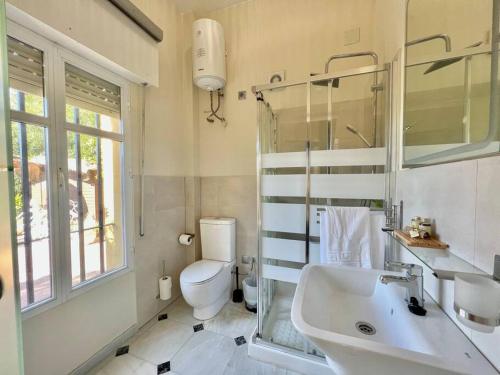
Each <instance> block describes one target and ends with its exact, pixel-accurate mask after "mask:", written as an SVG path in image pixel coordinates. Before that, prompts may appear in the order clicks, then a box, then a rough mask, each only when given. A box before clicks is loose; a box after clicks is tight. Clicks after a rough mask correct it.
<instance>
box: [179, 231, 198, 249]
mask: <svg viewBox="0 0 500 375" xmlns="http://www.w3.org/2000/svg"><path fill="white" fill-rule="evenodd" d="M194 237H195V235H194V234H193V233H181V234H179V237H178V239H177V241H178V242H179V243H180V244H181V245H185V246H189V245H191V244H192V242H193V239H194Z"/></svg>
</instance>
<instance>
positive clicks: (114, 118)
mask: <svg viewBox="0 0 500 375" xmlns="http://www.w3.org/2000/svg"><path fill="white" fill-rule="evenodd" d="M65 78H66V81H65V87H66V89H65V92H66V95H65V100H66V122H67V125H66V128H67V129H68V130H67V132H66V144H67V155H68V159H67V160H68V176H67V186H68V191H69V195H68V214H69V215H68V218H69V231H70V247H71V280H72V286H73V287H74V286H77V285H79V284H81V283H84V282H86V281H89V280H92V279H94V278H96V277H99V276H101V275H103V274H105V273H107V272H110V271H113V270H115V269H118V268H120V267H122V266H123V265H124V260H125V259H124V252H123V242H122V236H123V230H122V223H121V222H122V220H121V218H122V194H121V188H122V179H121V165H122V152H121V149H122V141H123V139H122V134H121V115H120V87H119V86H117V85H114V84H112V83H110V82H107V81H105V80H103V79H101V78H99V77H97V76H95V75H93V74H90V73H87V72H86V71H84V70H82V69H79V68H77V67H75V66H73V65H71V64H65ZM89 132H90V133H89Z"/></svg>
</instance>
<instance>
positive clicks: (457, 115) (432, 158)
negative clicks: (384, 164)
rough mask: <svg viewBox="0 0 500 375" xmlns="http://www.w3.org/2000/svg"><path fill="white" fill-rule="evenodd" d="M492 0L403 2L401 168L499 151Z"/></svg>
mask: <svg viewBox="0 0 500 375" xmlns="http://www.w3.org/2000/svg"><path fill="white" fill-rule="evenodd" d="M498 3H500V0H408V6H407V15H406V16H407V22H406V67H405V93H404V95H405V100H404V120H403V129H402V132H403V166H404V167H418V166H424V165H430V164H437V163H443V162H449V161H456V160H463V159H470V158H477V157H482V156H486V155H493V154H497V153H498V152H500V142H499V141H500V138H499V135H500V131H499V127H500V126H499V119H500V117H499V113H498V112H499V110H500V101H499V98H500V96H499V94H500V88H499V79H500V75H499V66H498V40H499V27H498V25H499V21H498V19H499V16H498V13H499V12H498V9H499V7H500V4H498ZM493 14H495V17H494V16H493ZM493 29H494V30H496V32H495V33H494V32H492V30H493ZM492 46H494V48H492Z"/></svg>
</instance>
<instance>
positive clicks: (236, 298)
mask: <svg viewBox="0 0 500 375" xmlns="http://www.w3.org/2000/svg"><path fill="white" fill-rule="evenodd" d="M238 275H239V273H238V267H236V289H235V290H234V291H233V302H235V303H240V302H242V301H243V290H241V289H240V282H239V280H238Z"/></svg>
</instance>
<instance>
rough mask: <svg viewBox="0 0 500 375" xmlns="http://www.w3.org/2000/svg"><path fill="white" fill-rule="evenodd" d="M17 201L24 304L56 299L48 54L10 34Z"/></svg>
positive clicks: (15, 196) (17, 231) (18, 251)
mask: <svg viewBox="0 0 500 375" xmlns="http://www.w3.org/2000/svg"><path fill="white" fill-rule="evenodd" d="M7 43H8V61H9V82H10V90H9V91H10V92H9V94H10V95H9V96H10V98H9V99H10V107H11V110H12V111H11V120H12V123H11V132H12V134H11V136H12V159H13V160H12V161H13V165H14V205H15V222H16V233H15V237H16V240H17V258H18V262H17V263H18V264H17V267H18V275H19V276H18V277H19V290H20V295H21V308H23V309H24V308H27V307H29V306H32V305H36V304H38V303H41V302H43V301H46V300H50V299H51V298H52V297H53V274H52V245H53V241H52V238H51V236H50V227H51V223H50V218H51V215H50V206H51V203H52V202H51V200H50V197H49V188H50V185H49V178H48V176H49V173H50V167H49V164H48V161H49V158H48V151H49V149H50V147H51V143H50V142H49V140H48V137H47V127H48V125H49V124H48V121H47V116H46V100H45V84H44V83H45V82H44V81H45V80H44V53H43V52H42V51H41V50H40V49H37V48H35V47H33V46H31V45H29V44H27V43H24V42H21V41H20V40H17V39H15V38H12V37H9V38H8V41H7Z"/></svg>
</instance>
